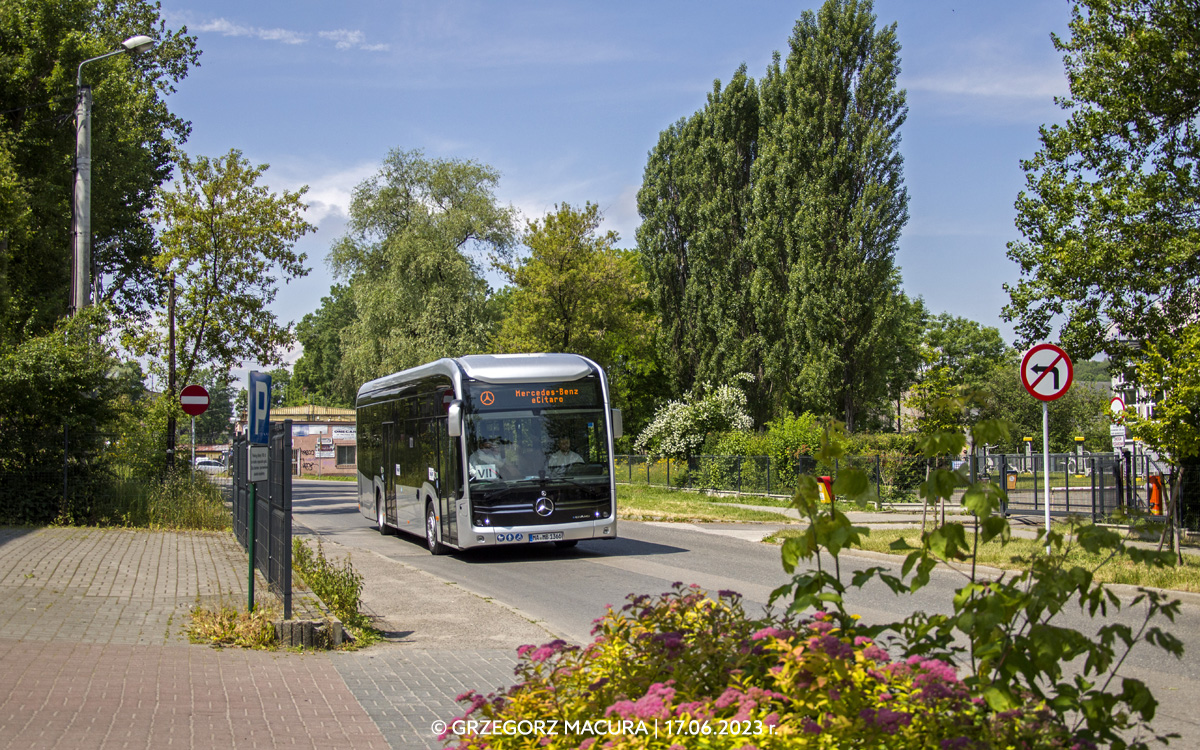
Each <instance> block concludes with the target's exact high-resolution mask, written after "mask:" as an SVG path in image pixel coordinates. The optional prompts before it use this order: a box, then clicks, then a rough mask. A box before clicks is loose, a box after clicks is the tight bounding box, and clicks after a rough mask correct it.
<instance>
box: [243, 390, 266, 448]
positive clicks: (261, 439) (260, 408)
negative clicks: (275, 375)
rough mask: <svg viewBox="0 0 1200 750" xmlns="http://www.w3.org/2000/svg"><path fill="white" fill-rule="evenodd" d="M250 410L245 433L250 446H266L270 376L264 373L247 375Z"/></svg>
mask: <svg viewBox="0 0 1200 750" xmlns="http://www.w3.org/2000/svg"><path fill="white" fill-rule="evenodd" d="M248 377H249V383H248V385H249V388H247V390H248V391H249V392H250V405H249V406H250V408H249V410H248V411H247V414H246V416H247V417H248V418H249V421H248V423H247V425H246V431H247V432H248V433H249V438H250V443H251V444H252V445H266V444H267V442H268V441H269V440H270V437H271V376H270V375H268V374H267V373H265V372H251V373H249V376H248Z"/></svg>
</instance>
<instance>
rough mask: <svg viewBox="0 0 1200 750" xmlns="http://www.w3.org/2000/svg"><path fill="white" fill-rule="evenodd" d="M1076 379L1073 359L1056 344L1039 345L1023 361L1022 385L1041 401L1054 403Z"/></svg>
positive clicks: (1026, 354) (1028, 352)
mask: <svg viewBox="0 0 1200 750" xmlns="http://www.w3.org/2000/svg"><path fill="white" fill-rule="evenodd" d="M1074 378H1075V368H1074V366H1073V365H1072V364H1071V358H1070V357H1068V356H1067V353H1066V352H1064V351H1063V350H1062V349H1060V348H1058V347H1057V346H1055V345H1054V344H1038V345H1037V346H1035V347H1033V348H1032V349H1030V350H1029V351H1027V352H1025V357H1024V359H1022V360H1021V383H1022V385H1024V386H1025V390H1027V391H1029V393H1030V395H1032V396H1033V397H1034V398H1036V399H1039V400H1041V401H1053V400H1054V399H1056V398H1058V397H1059V396H1061V395H1063V394H1064V393H1066V392H1067V389H1069V388H1070V387H1071V381H1072V380H1074Z"/></svg>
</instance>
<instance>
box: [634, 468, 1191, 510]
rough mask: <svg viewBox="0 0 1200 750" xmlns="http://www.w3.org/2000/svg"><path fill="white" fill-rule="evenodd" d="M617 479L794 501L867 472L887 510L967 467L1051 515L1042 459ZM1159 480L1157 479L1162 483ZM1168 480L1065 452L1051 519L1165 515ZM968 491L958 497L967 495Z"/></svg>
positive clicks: (1011, 501)
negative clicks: (814, 486)
mask: <svg viewBox="0 0 1200 750" xmlns="http://www.w3.org/2000/svg"><path fill="white" fill-rule="evenodd" d="M614 458H615V467H616V479H617V481H618V482H623V483H627V484H641V485H650V486H659V487H673V488H679V489H692V490H711V491H717V492H733V493H742V494H757V495H777V496H790V495H792V494H794V493H795V491H796V478H797V477H798V476H800V475H801V474H816V475H818V476H829V477H832V478H834V479H836V478H837V476H838V473H839V472H840V471H842V470H844V469H847V468H854V469H858V470H861V471H863V472H864V473H865V474H866V475H867V477H868V480H869V481H870V482H871V484H872V485H873V486H874V488H875V492H876V494H877V496H878V497H879V499H880V502H881V503H882V504H883V505H885V506H886V505H891V504H897V503H911V502H921V498H920V497H919V495H918V488H919V486H920V484H921V483H922V482H923V481H924V480H925V477H926V475H927V474H926V473H927V471H929V470H932V469H935V468H951V469H955V470H960V471H962V472H963V474H964V476H966V477H968V478H974V479H975V480H977V481H990V482H994V483H998V484H1000V485H1001V487H1003V489H1004V490H1005V492H1006V496H1007V505H1006V507H1005V512H1007V513H1015V514H1043V513H1044V512H1045V510H1046V503H1047V497H1046V491H1045V475H1044V473H1043V464H1042V456H1041V455H1040V454H1031V455H1023V454H991V455H976V456H961V457H953V458H951V457H945V458H937V459H926V458H924V457H922V456H907V455H899V454H876V455H869V456H848V457H845V458H843V459H839V460H837V461H835V462H833V464H832V465H824V464H821V463H818V462H817V461H816V460H815V459H813V458H812V457H810V456H801V457H800V458H799V459H797V460H795V461H788V462H780V461H773V460H772V459H771V458H770V457H768V456H693V457H691V458H688V459H668V458H661V457H654V456H639V455H617V456H615V457H614ZM1156 478H1157V479H1156ZM1157 481H1161V484H1160V485H1159V487H1160V493H1161V492H1162V490H1164V489H1165V488H1166V487H1167V486H1169V482H1170V477H1169V470H1168V468H1167V467H1165V466H1161V465H1159V464H1158V463H1157V461H1156V460H1155V457H1154V456H1152V455H1146V454H1141V455H1139V454H1128V453H1122V454H1115V453H1091V454H1076V453H1060V454H1051V456H1050V495H1049V506H1050V514H1051V515H1059V516H1062V515H1068V514H1082V515H1087V516H1090V517H1091V518H1092V519H1093V520H1094V521H1100V520H1103V519H1104V518H1106V517H1110V516H1112V515H1113V514H1114V513H1116V512H1118V511H1120V510H1137V511H1141V512H1147V513H1153V512H1154V511H1155V510H1157V509H1159V508H1162V509H1163V510H1165V497H1160V504H1159V505H1157V506H1155V504H1154V503H1153V502H1152V501H1153V500H1155V496H1154V492H1153V490H1152V487H1153V485H1154V484H1155V483H1156V482H1157ZM961 492H962V490H959V492H958V493H956V498H957V497H961Z"/></svg>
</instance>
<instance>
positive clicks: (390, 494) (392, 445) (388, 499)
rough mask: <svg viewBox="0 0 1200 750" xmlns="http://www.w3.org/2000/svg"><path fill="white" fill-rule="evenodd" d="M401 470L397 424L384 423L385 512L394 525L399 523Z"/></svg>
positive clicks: (389, 521) (385, 515) (390, 522)
mask: <svg viewBox="0 0 1200 750" xmlns="http://www.w3.org/2000/svg"><path fill="white" fill-rule="evenodd" d="M399 471H400V463H399V456H398V455H397V451H396V425H395V423H393V422H384V423H383V508H384V510H383V513H384V517H385V518H387V521H388V523H389V524H391V525H392V526H396V525H398V521H397V519H396V474H397V473H399Z"/></svg>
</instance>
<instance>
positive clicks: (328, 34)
mask: <svg viewBox="0 0 1200 750" xmlns="http://www.w3.org/2000/svg"><path fill="white" fill-rule="evenodd" d="M189 26H190V28H191V30H193V31H201V32H204V31H211V32H214V33H217V34H221V35H222V36H236V37H249V38H252V39H261V40H263V41H266V42H282V43H284V44H305V43H306V42H308V41H309V39H311V38H312V34H310V33H306V32H303V31H294V30H292V29H263V28H259V27H257V26H245V25H242V24H239V23H235V22H233V21H230V20H229V19H227V18H215V19H213V20H211V21H200V22H197V23H191V24H189ZM316 35H317V37H318V38H320V39H324V40H325V41H329V42H333V46H334V48H335V49H340V50H348V49H361V50H365V51H367V52H386V51H387V50H388V49H390V46H389V45H387V44H368V43H367V36H366V34H364V33H363V32H362V31H359V30H357V29H334V30H332V31H318V32H317V33H316Z"/></svg>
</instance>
